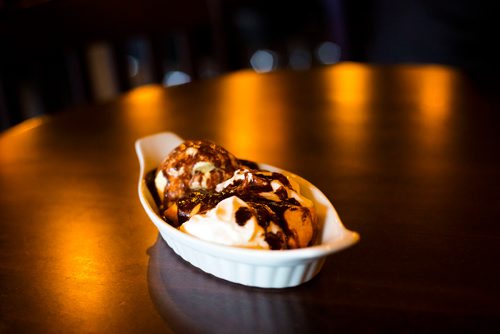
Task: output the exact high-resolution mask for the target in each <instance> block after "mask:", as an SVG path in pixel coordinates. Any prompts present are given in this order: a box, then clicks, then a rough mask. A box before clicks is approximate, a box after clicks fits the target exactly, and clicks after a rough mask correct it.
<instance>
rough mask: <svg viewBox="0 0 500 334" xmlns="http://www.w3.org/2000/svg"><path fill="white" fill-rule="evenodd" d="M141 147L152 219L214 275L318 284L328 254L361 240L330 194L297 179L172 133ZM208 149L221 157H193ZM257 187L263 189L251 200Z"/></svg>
mask: <svg viewBox="0 0 500 334" xmlns="http://www.w3.org/2000/svg"><path fill="white" fill-rule="evenodd" d="M135 147H136V152H137V156H138V158H139V163H140V176H139V185H138V191H139V199H140V202H141V204H142V206H143V207H144V210H145V211H146V213H147V215H148V216H149V218H150V219H151V221H152V222H153V223H154V224H155V225H156V227H157V228H158V230H159V232H160V234H161V236H162V238H163V239H164V240H165V241H166V243H167V244H168V245H169V246H170V247H171V248H172V249H173V250H174V252H175V253H177V254H178V255H179V256H181V257H182V258H183V259H184V260H186V261H187V262H189V263H191V264H192V265H194V266H196V267H198V268H199V269H201V270H203V271H205V272H207V273H209V274H212V275H214V276H216V277H219V278H222V279H225V280H228V281H231V282H234V283H239V284H243V285H248V286H256V287H265V288H284V287H291V286H296V285H299V284H301V283H304V282H306V281H308V280H310V279H311V278H313V277H314V276H315V275H316V274H317V273H318V272H319V271H320V269H321V267H322V266H323V263H324V261H325V258H326V257H327V256H328V255H330V254H332V253H335V252H337V251H339V250H342V249H344V248H346V247H348V246H350V245H353V244H354V243H356V242H357V241H358V240H359V235H358V234H357V233H356V232H352V231H349V230H348V229H346V228H345V227H344V225H343V224H342V222H341V221H340V219H339V217H338V214H337V212H336V211H335V209H334V207H333V205H332V204H331V203H330V201H329V200H328V199H327V198H326V196H325V195H324V194H323V193H322V192H321V191H320V190H319V189H318V188H316V187H315V186H314V185H312V184H311V183H310V182H308V181H307V180H305V179H303V178H301V177H299V176H297V175H295V174H293V173H290V172H287V171H284V170H282V169H279V168H277V167H273V166H270V165H266V164H253V163H250V162H247V161H244V160H238V159H236V158H235V157H234V156H232V155H231V154H229V155H226V151H225V150H224V151H223V152H222V153H223V154H222V155H220V154H219V153H220V152H219V150H223V149H222V148H220V147H219V146H217V145H215V144H213V145H212V144H208V146H207V145H206V143H205V142H202V141H185V140H183V139H182V138H180V137H178V136H177V135H175V134H173V133H169V132H164V133H158V134H155V135H151V136H148V137H144V138H141V139H138V140H137V141H136V146H135ZM205 148H207V149H208V150H214V151H215V155H212V157H213V156H215V157H216V158H207V157H206V156H203V155H201V158H199V159H198V160H196V159H195V160H194V161H193V159H191V158H192V157H195V156H198V155H197V154H196V153H200V152H202V153H203V152H205ZM169 157H170V158H169ZM172 157H175V159H172ZM179 164H182V166H180V165H179ZM184 166H185V167H184ZM182 175H188V177H187V178H185V177H184V178H183V177H182ZM256 185H258V187H257V188H258V189H259V191H258V192H257V193H255V194H254V193H252V194H251V195H248V188H256ZM256 194H257V195H256ZM214 198H215V199H214ZM269 201H270V202H269ZM186 203H187V204H186ZM262 207H264V208H265V209H262ZM263 212H264V214H263Z"/></svg>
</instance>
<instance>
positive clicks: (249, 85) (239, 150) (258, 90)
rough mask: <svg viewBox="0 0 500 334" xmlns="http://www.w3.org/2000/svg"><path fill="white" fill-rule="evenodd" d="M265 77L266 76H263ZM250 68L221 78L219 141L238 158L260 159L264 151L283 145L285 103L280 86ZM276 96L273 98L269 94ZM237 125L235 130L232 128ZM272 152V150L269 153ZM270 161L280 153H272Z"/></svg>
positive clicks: (284, 140)
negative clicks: (239, 156)
mask: <svg viewBox="0 0 500 334" xmlns="http://www.w3.org/2000/svg"><path fill="white" fill-rule="evenodd" d="M265 79H266V80H265ZM265 79H264V76H263V75H258V74H255V73H253V72H250V71H245V72H238V73H236V74H233V75H229V76H226V77H224V78H223V79H221V81H220V83H221V85H222V87H220V89H218V92H220V94H221V96H219V97H218V101H220V104H219V105H217V110H218V112H219V113H220V116H219V118H220V119H221V121H222V122H223V124H222V126H221V127H220V128H221V131H220V133H221V136H222V139H221V141H222V142H224V143H226V147H227V148H228V149H230V150H231V151H232V152H234V153H235V154H238V155H243V156H241V158H249V159H260V158H261V157H262V158H264V159H266V160H265V161H266V162H268V161H270V160H268V159H269V158H270V157H269V156H267V157H264V156H263V155H265V154H266V152H267V151H269V152H273V151H274V152H276V151H279V150H280V147H281V148H282V147H286V141H287V138H286V135H287V133H288V131H287V130H286V126H287V120H286V117H287V113H286V106H284V105H283V103H286V102H285V101H284V99H282V98H279V94H280V92H279V91H278V90H279V89H280V87H278V85H273V84H272V82H271V81H270V80H268V78H265ZM273 96H274V97H275V98H272V97H273ZM235 129H238V131H235ZM270 154H272V153H270ZM272 158H273V159H271V160H272V162H273V163H277V162H278V161H277V159H280V157H278V156H276V155H274V156H273V157H272Z"/></svg>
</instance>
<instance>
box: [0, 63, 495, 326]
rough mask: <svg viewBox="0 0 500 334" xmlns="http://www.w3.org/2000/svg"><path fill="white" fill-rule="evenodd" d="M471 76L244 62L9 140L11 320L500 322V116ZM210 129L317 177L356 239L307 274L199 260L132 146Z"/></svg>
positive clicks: (237, 146) (2, 200)
mask: <svg viewBox="0 0 500 334" xmlns="http://www.w3.org/2000/svg"><path fill="white" fill-rule="evenodd" d="M479 87H480V86H479V85H476V84H475V82H474V81H471V80H470V79H469V78H468V76H467V75H466V74H464V73H462V72H459V71H456V70H453V69H450V68H446V67H439V66H385V67H384V66H367V65H361V64H355V63H343V64H339V65H336V66H332V67H328V68H322V69H315V70H311V71H307V72H286V71H285V72H274V73H271V74H260V75H259V74H255V73H252V72H250V71H243V72H238V73H234V74H230V75H227V76H223V77H221V78H217V79H214V80H208V81H203V82H196V83H193V84H188V85H185V86H178V87H173V88H168V89H164V88H162V87H159V86H146V87H142V88H138V89H136V90H134V91H131V92H130V93H128V94H126V95H124V96H122V97H120V98H119V99H117V100H114V101H111V102H109V103H106V104H103V105H96V106H87V107H81V108H75V109H74V110H70V111H68V112H65V113H61V114H57V115H54V116H50V117H44V118H37V119H33V120H30V121H27V122H25V123H22V124H21V125H19V126H16V127H14V128H12V129H10V130H8V131H6V132H5V133H3V134H1V135H0V189H1V194H0V224H1V225H0V332H5V333H12V332H53V333H72V332H96V333H127V332H133V333H146V332H157V333H158V332H166V333H169V332H172V333H305V332H308V333H320V332H325V333H326V332H329V333H332V332H337V331H341V332H344V331H346V330H347V331H349V332H363V333H366V332H388V331H391V332H424V331H427V332H429V331H430V332H436V331H441V332H443V331H446V332H449V331H455V332H456V331H460V332H462V331H468V332H490V331H491V332H494V331H495V330H499V329H500V284H499V282H500V203H499V202H500V150H499V147H500V131H499V130H500V129H499V127H500V126H499V124H500V123H499V120H500V113H499V109H498V104H497V102H498V100H495V99H494V98H490V97H488V95H487V94H486V93H485V92H484V91H483V90H482V89H480V88H479ZM160 131H173V132H176V133H177V134H179V135H180V136H182V137H184V138H207V139H211V140H214V141H216V142H218V143H220V144H222V145H223V146H225V147H226V148H227V149H228V150H230V151H231V152H233V153H234V154H236V155H237V156H239V157H241V158H246V159H251V160H255V161H262V162H266V163H269V164H273V165H276V166H279V167H282V168H285V169H288V170H290V171H293V172H295V173H298V174H300V175H302V176H304V177H305V178H307V179H309V180H310V181H312V182H313V183H314V184H316V185H318V186H319V187H320V188H321V189H322V190H323V191H324V192H325V194H326V195H327V196H328V197H330V198H331V200H332V201H333V203H334V205H335V206H336V208H337V210H338V212H339V214H340V216H341V218H342V219H343V222H344V224H345V225H346V226H347V227H348V228H350V229H352V230H355V231H358V232H359V233H360V234H361V242H360V243H359V244H357V245H356V246H354V247H353V248H349V249H347V250H345V251H342V252H340V253H337V254H334V255H332V256H331V257H329V258H328V260H327V262H326V264H325V266H324V268H323V270H322V272H321V273H320V274H319V275H318V276H316V277H315V278H314V279H313V280H312V281H310V282H308V283H306V284H304V285H301V286H299V287H296V288H290V289H284V290H267V289H258V288H249V287H245V286H240V285H236V284H232V283H228V282H225V281H222V280H219V279H217V278H214V277H211V276H209V275H207V274H205V273H202V272H201V271H199V270H198V269H195V268H194V267H192V266H191V265H189V264H187V263H185V262H184V261H183V260H181V259H180V258H179V257H178V256H176V255H175V254H174V253H173V252H172V251H171V250H170V249H169V248H168V246H166V244H165V243H164V242H163V241H162V240H161V239H160V238H159V236H158V232H157V230H156V229H155V227H154V226H153V224H152V223H151V222H150V221H149V219H148V218H147V216H146V214H145V213H144V212H143V209H142V207H141V206H140V204H139V200H138V196H137V192H136V183H137V176H138V172H139V171H138V163H137V159H136V156H135V152H134V141H135V140H136V139H137V138H140V137H142V136H145V135H148V134H153V133H156V132H160Z"/></svg>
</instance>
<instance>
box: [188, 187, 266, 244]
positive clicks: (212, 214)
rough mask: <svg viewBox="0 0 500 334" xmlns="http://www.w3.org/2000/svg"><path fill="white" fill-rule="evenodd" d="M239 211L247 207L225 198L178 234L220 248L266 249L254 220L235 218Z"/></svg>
mask: <svg viewBox="0 0 500 334" xmlns="http://www.w3.org/2000/svg"><path fill="white" fill-rule="evenodd" d="M240 208H248V205H247V204H246V203H245V202H244V201H243V200H241V199H240V198H238V197H237V196H231V197H228V198H226V199H224V200H222V201H220V202H219V203H218V204H217V205H216V206H215V207H214V208H213V209H211V210H208V211H207V212H205V213H203V214H196V215H193V216H192V217H191V218H190V219H189V220H188V221H186V222H185V223H184V224H182V225H181V226H180V230H181V231H183V232H185V233H188V234H191V235H193V236H195V237H197V238H200V239H203V240H206V241H210V242H214V243H219V244H223V245H230V246H238V247H251V248H262V249H269V245H268V243H267V242H266V241H265V231H264V229H263V228H262V227H261V226H260V225H259V224H258V222H257V219H256V218H255V216H253V215H250V216H249V217H248V219H247V220H245V221H241V220H238V219H237V218H236V214H237V212H238V210H239V209H240Z"/></svg>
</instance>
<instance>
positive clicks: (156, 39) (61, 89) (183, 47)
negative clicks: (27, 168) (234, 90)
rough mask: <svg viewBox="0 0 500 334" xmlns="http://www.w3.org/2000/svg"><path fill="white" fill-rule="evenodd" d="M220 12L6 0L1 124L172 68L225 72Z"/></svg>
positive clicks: (181, 6) (205, 4)
mask: <svg viewBox="0 0 500 334" xmlns="http://www.w3.org/2000/svg"><path fill="white" fill-rule="evenodd" d="M219 15H220V2H219V1H217V0H185V1H162V0H136V1H134V0H106V1H100V0H21V1H6V0H2V1H1V2H0V45H1V50H2V51H1V53H0V109H2V110H3V111H2V113H1V114H2V119H1V120H2V127H3V128H6V127H7V126H9V125H12V124H15V123H17V122H19V121H22V120H23V119H26V118H29V117H32V116H36V115H38V114H42V113H47V112H51V111H54V110H59V109H63V108H65V107H67V106H71V105H75V104H81V103H87V102H94V101H99V100H105V99H108V98H111V97H113V96H114V95H116V94H118V93H120V92H123V91H126V90H128V89H129V88H131V87H134V86H137V85H140V84H146V83H152V82H154V83H160V82H162V80H163V79H164V75H165V71H167V70H168V69H169V68H171V69H176V70H179V71H182V72H184V73H185V74H186V75H188V76H190V77H191V78H194V79H195V78H197V77H199V76H200V75H201V74H202V71H203V70H204V69H203V68H201V67H202V66H203V64H206V63H207V62H208V63H209V65H210V66H212V71H216V72H217V71H224V69H225V66H226V65H225V60H224V54H225V51H224V47H225V45H224V41H223V39H222V34H221V31H222V28H221V26H220V22H221V21H220V20H219ZM204 57H205V58H209V59H208V60H207V59H204ZM204 61H205V63H204ZM200 64H201V65H200Z"/></svg>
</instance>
